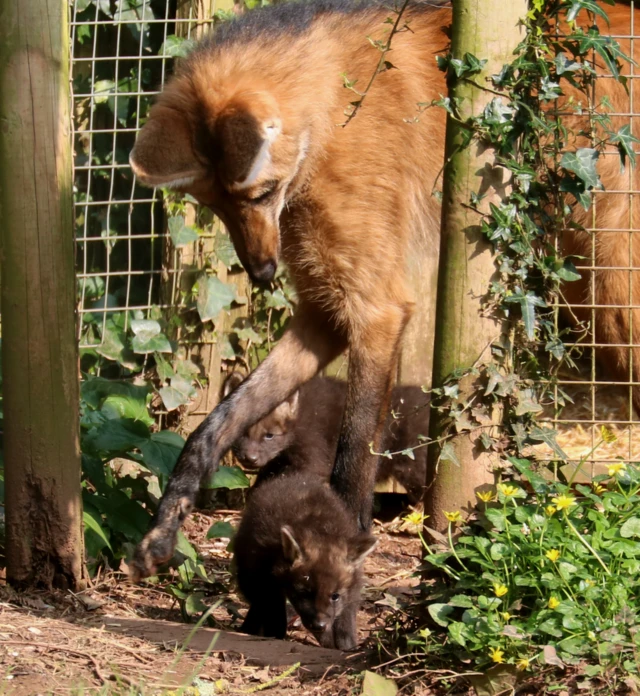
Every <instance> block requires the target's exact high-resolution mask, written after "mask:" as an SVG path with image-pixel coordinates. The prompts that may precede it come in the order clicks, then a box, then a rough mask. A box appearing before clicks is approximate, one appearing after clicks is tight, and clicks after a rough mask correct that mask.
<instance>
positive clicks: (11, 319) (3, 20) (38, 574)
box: [0, 0, 83, 588]
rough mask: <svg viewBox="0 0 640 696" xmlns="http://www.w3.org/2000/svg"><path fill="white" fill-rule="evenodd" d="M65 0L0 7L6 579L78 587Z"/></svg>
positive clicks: (22, 0)
mask: <svg viewBox="0 0 640 696" xmlns="http://www.w3.org/2000/svg"><path fill="white" fill-rule="evenodd" d="M68 11H69V7H68V2H67V0H7V1H6V2H4V3H3V6H2V11H1V12H0V57H1V62H0V188H1V194H0V195H1V199H0V200H1V209H0V216H1V217H0V228H1V232H0V235H1V240H2V274H3V277H2V343H3V346H2V369H3V377H4V411H5V419H4V459H5V467H6V471H5V476H6V491H5V493H6V501H5V504H6V511H7V519H6V529H7V533H6V548H7V579H8V580H9V582H11V583H13V584H15V585H18V586H22V587H25V586H31V587H33V586H45V587H50V586H52V585H53V586H57V587H63V588H64V587H71V588H78V587H81V586H82V584H83V564H82V553H83V543H82V500H81V488H80V448H79V439H78V432H79V422H78V420H79V419H78V402H79V394H78V360H77V348H76V330H75V328H76V324H75V313H74V307H75V301H76V286H75V269H74V258H75V257H74V239H73V209H72V171H71V139H70V124H71V121H70V115H69V27H68V17H67V13H68Z"/></svg>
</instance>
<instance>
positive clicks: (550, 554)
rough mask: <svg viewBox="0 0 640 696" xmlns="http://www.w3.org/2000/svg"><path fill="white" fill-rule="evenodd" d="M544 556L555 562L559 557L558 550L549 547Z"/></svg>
mask: <svg viewBox="0 0 640 696" xmlns="http://www.w3.org/2000/svg"><path fill="white" fill-rule="evenodd" d="M545 556H546V557H547V558H548V559H549V560H550V561H553V562H554V563H555V562H556V561H557V560H558V559H559V558H560V551H558V549H551V550H550V551H547V553H545Z"/></svg>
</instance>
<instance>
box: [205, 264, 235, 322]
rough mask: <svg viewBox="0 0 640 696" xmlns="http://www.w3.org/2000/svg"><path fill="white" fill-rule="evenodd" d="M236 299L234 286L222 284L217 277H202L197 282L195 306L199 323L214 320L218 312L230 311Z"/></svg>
mask: <svg viewBox="0 0 640 696" xmlns="http://www.w3.org/2000/svg"><path fill="white" fill-rule="evenodd" d="M235 299H236V286H235V285H234V284H233V283H223V282H222V281H221V280H220V278H218V277H217V276H206V275H203V276H201V277H200V279H199V280H198V298H197V300H196V306H197V309H198V314H199V315H200V319H201V321H209V320H214V321H215V320H216V319H217V318H218V315H219V314H220V312H221V311H222V310H224V309H230V308H231V304H232V302H233V301H234V300H235Z"/></svg>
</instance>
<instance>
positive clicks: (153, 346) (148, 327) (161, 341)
mask: <svg viewBox="0 0 640 696" xmlns="http://www.w3.org/2000/svg"><path fill="white" fill-rule="evenodd" d="M131 330H132V331H133V333H134V336H133V339H132V340H131V347H132V348H133V352H134V353H156V352H157V353H173V349H172V348H171V344H170V343H169V339H168V338H167V337H166V336H165V335H164V334H163V333H162V329H161V327H160V324H159V323H158V322H157V321H155V320H154V319H134V320H133V321H132V322H131Z"/></svg>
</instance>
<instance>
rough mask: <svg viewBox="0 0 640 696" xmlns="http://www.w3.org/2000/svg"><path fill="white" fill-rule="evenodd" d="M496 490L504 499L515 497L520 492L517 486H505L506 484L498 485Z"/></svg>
mask: <svg viewBox="0 0 640 696" xmlns="http://www.w3.org/2000/svg"><path fill="white" fill-rule="evenodd" d="M498 490H499V491H500V493H502V495H503V496H504V497H505V498H513V496H514V495H517V494H518V493H519V491H520V489H519V488H518V487H517V486H507V484H506V483H499V484H498Z"/></svg>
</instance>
